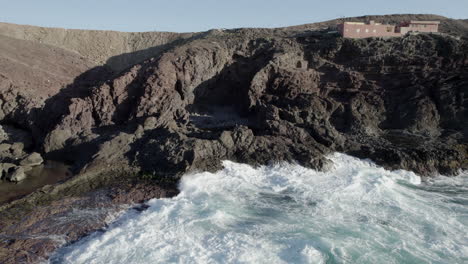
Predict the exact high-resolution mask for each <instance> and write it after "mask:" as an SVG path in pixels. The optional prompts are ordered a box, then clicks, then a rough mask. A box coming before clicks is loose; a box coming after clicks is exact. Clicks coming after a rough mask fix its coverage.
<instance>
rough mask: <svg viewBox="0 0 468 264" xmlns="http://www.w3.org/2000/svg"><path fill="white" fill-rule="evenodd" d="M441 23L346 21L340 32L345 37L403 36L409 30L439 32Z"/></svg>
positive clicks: (340, 26) (339, 27)
mask: <svg viewBox="0 0 468 264" xmlns="http://www.w3.org/2000/svg"><path fill="white" fill-rule="evenodd" d="M439 23H440V22H439V21H410V22H403V23H401V24H400V25H398V26H395V25H389V24H381V23H375V21H369V22H368V23H363V22H344V23H342V24H339V25H338V32H340V34H341V36H343V37H344V38H370V37H401V36H403V35H405V34H407V33H409V32H426V33H435V32H438V31H439Z"/></svg>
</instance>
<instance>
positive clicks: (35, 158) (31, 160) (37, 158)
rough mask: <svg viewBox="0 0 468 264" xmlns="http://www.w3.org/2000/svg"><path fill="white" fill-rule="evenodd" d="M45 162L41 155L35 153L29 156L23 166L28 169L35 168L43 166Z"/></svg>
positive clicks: (22, 162) (21, 163) (23, 161)
mask: <svg viewBox="0 0 468 264" xmlns="http://www.w3.org/2000/svg"><path fill="white" fill-rule="evenodd" d="M43 162H44V160H43V159H42V157H41V154H39V153H37V152H34V153H31V154H29V155H28V156H27V157H26V158H24V159H23V160H22V161H21V162H20V165H21V166H28V167H34V166H38V165H41V164H42V163H43Z"/></svg>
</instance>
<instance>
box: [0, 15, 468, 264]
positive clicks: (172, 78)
mask: <svg viewBox="0 0 468 264" xmlns="http://www.w3.org/2000/svg"><path fill="white" fill-rule="evenodd" d="M369 18H372V19H375V20H379V19H381V20H385V21H386V22H399V21H402V20H407V19H439V20H441V21H442V24H441V30H442V31H443V32H445V33H446V34H442V35H429V34H420V35H409V36H405V37H401V38H391V39H375V38H374V39H360V40H353V39H343V38H341V37H339V36H337V35H335V34H333V33H330V32H329V31H331V30H333V26H334V25H335V24H336V22H337V21H328V22H324V23H317V24H309V25H302V26H297V27H290V28H279V29H233V30H211V31H208V32H203V33H194V34H192V33H190V34H175V33H157V32H155V33H152V32H148V33H135V34H132V33H119V32H99V31H70V30H62V29H43V28H36V27H22V26H14V25H5V24H3V25H0V119H1V122H0V123H1V125H2V130H0V138H1V140H2V141H1V142H0V143H1V144H0V157H1V159H2V160H1V164H2V168H1V170H0V171H1V172H2V177H3V178H5V177H6V176H8V177H10V178H11V177H13V174H14V173H16V171H10V169H11V168H13V167H12V166H15V167H14V168H17V169H18V170H21V169H23V170H24V168H26V167H28V166H32V165H34V164H37V163H38V162H39V161H40V162H42V158H41V156H42V157H43V158H45V159H49V160H59V161H63V162H67V163H70V164H72V165H73V168H74V172H75V173H76V176H74V177H73V178H72V179H70V180H68V181H67V182H65V183H62V184H56V185H54V186H45V187H44V188H42V189H41V190H38V191H36V192H34V193H32V194H30V195H29V196H27V197H25V198H23V199H19V200H17V201H14V202H11V203H9V204H6V205H3V206H2V207H0V211H2V217H0V218H1V221H0V229H2V230H9V231H8V232H10V233H8V234H7V233H5V234H6V235H5V234H3V235H5V236H7V237H14V236H18V237H24V235H25V234H36V233H34V232H36V231H37V230H42V229H41V228H42V227H44V226H47V221H45V220H43V219H45V218H47V217H49V216H50V215H52V213H49V214H47V213H46V214H45V215H46V216H43V215H41V217H39V218H38V217H37V216H35V215H34V213H30V212H31V208H34V207H35V206H37V205H44V204H48V203H50V201H53V200H60V201H62V202H63V201H66V200H63V199H62V198H63V197H64V196H79V195H82V194H84V193H87V192H88V191H89V190H93V189H96V188H102V187H106V186H111V185H113V184H116V183H120V182H125V181H123V180H122V179H129V178H132V176H138V177H137V184H136V186H140V187H135V188H140V189H141V190H140V192H143V193H144V194H143V195H141V197H144V198H142V199H148V198H151V197H152V195H153V192H152V191H148V192H147V191H145V190H143V189H144V188H143V189H142V188H141V185H138V184H140V183H141V182H140V181H143V180H148V179H149V180H152V181H154V182H157V183H159V184H161V183H164V182H165V183H169V185H170V186H171V187H170V188H173V187H174V185H173V183H174V181H176V180H177V179H178V177H180V176H181V175H182V174H184V173H186V172H190V171H195V170H210V171H212V170H216V169H219V167H220V161H221V160H225V159H229V160H233V161H238V162H244V163H249V164H255V165H257V164H267V163H270V162H281V161H288V162H297V163H300V164H302V165H304V166H308V167H312V168H316V169H326V168H327V167H328V166H331V164H330V162H329V161H327V160H326V158H325V155H326V154H327V153H330V152H334V151H340V152H345V153H349V154H351V155H354V156H358V157H361V158H370V159H372V160H374V161H375V162H377V163H378V164H380V165H383V166H385V167H386V168H390V169H408V170H412V171H415V172H417V173H420V174H421V175H424V176H430V175H434V174H437V173H442V174H447V175H454V174H457V172H458V171H459V170H460V169H468V39H467V38H466V36H468V30H467V28H468V27H467V22H466V21H463V20H451V19H447V18H442V17H437V16H432V15H396V16H384V17H361V18H353V19H352V20H366V19H369ZM5 32H6V33H5ZM5 35H7V36H5ZM40 42H41V43H40ZM132 43H133V44H132ZM114 47H118V48H117V49H114ZM121 53H124V54H121ZM25 162H26V163H28V162H29V163H28V164H27V165H24V166H23V164H26V163H25ZM5 164H9V165H5ZM5 168H6V169H5ZM17 174H18V173H16V174H14V175H17ZM15 177H16V176H15ZM116 177H120V178H118V179H117V178H116ZM122 177H123V178H122ZM145 183H146V182H145ZM132 184H134V183H132ZM132 186H133V185H132ZM125 188H127V189H128V187H125ZM150 189H151V188H150ZM156 189H157V190H159V189H158V188H156ZM142 190H143V191H142ZM103 192H104V193H106V195H107V196H109V195H112V193H114V192H116V191H114V189H105V191H103ZM158 192H159V191H158ZM125 193H129V194H128V195H129V196H132V195H133V193H135V192H134V191H128V190H127V191H125ZM174 194H175V193H174V192H173V191H172V194H171V195H174ZM95 195H96V194H95V193H94V194H92V197H95ZM158 195H160V194H158ZM107 196H106V197H107ZM154 196H157V195H153V197H154ZM162 196H164V195H162ZM125 197H126V198H122V201H124V200H125V201H136V200H135V199H130V198H131V197H130V198H129V197H127V196H125ZM61 199H62V200H61ZM86 199H87V198H86ZM86 199H85V200H86ZM137 201H140V200H137ZM58 204H61V202H58ZM60 207H61V208H62V205H60ZM41 208H43V209H44V208H45V209H44V210H45V211H47V210H49V209H47V208H48V207H41ZM62 209H63V208H62ZM51 210H52V209H51ZM54 210H57V209H56V208H55V209H53V210H52V211H54ZM52 211H51V212H52ZM41 212H42V211H41ZM54 212H55V211H54ZM49 218H50V219H53V217H49ZM49 218H47V219H49ZM20 219H28V220H27V221H26V222H24V221H23V220H20ZM38 219H39V220H38ZM50 219H49V220H48V221H53V220H50ZM21 223H26V224H24V225H27V226H26V227H24V228H23V229H24V230H26V231H24V230H23V229H22V228H18V226H16V225H18V224H19V225H22V224H21ZM99 225H102V221H100V222H99V224H95V226H96V227H95V228H98V226H99ZM78 226H79V225H78ZM31 227H34V228H32V229H31ZM67 228H69V227H67ZM67 228H64V230H68V229H67ZM15 230H23V231H24V232H23V231H22V233H18V232H17V231H15ZM28 230H29V231H28ZM31 230H32V231H31ZM90 230H93V229H89V230H88V229H83V230H80V231H77V230H75V231H74V232H73V235H72V236H71V237H70V240H68V241H71V240H74V239H77V238H79V236H80V235H83V234H85V233H87V232H89V231H90ZM5 232H6V231H5ZM28 232H29V233H28ZM64 232H65V231H64ZM67 232H68V231H67ZM54 234H55V233H54ZM0 235H2V233H0ZM5 241H6V242H0V244H1V243H3V244H1V245H6V246H5V248H6V249H5V251H1V250H0V259H7V260H9V261H11V262H12V263H14V262H16V261H18V259H21V258H31V259H36V260H37V256H38V255H41V256H46V255H47V252H50V251H51V250H53V249H54V248H55V247H56V246H57V243H56V242H50V241H49V242H47V243H45V242H43V241H42V242H41V241H38V240H34V239H24V238H15V239H13V240H12V241H13V242H11V241H10V240H5ZM9 241H10V242H9ZM5 243H6V244H5ZM25 247H26V248H28V250H32V251H27V252H24V251H23V249H24V248H25ZM38 248H39V249H40V250H39V251H40V253H37V252H36V253H34V252H35V251H34V250H38ZM33 251H34V252H33ZM5 252H6V253H5ZM2 254H4V255H2ZM3 256H6V257H5V258H4V257H3Z"/></svg>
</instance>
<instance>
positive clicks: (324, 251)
mask: <svg viewBox="0 0 468 264" xmlns="http://www.w3.org/2000/svg"><path fill="white" fill-rule="evenodd" d="M328 158H329V159H330V160H331V161H332V162H333V165H332V166H331V168H329V169H328V170H326V171H316V170H312V169H308V168H304V167H301V166H299V165H297V164H289V163H280V164H275V165H269V166H261V167H252V166H249V165H245V164H239V163H234V162H231V161H224V162H223V165H224V169H222V170H220V171H218V172H216V173H209V172H200V173H192V174H188V175H185V176H184V177H183V178H182V180H181V182H180V184H179V189H180V194H179V195H178V196H176V197H174V198H165V199H153V200H150V201H148V202H147V203H146V205H147V206H148V208H147V209H146V210H144V211H141V212H140V211H138V210H128V211H126V212H125V213H123V214H122V215H121V216H120V217H118V218H117V219H115V220H114V221H113V222H112V223H110V224H109V225H108V227H107V228H106V230H105V231H104V232H96V233H93V234H91V235H89V236H87V237H85V238H83V239H82V240H80V241H78V242H75V243H73V244H70V245H67V246H64V247H62V248H61V249H59V250H58V251H56V252H55V253H54V254H53V256H52V257H51V258H50V260H49V263H87V264H89V263H99V264H101V263H125V264H128V263H268V264H273V263H378V264H381V263H418V264H419V263H468V173H467V172H461V173H460V175H459V176H456V177H444V176H437V177H433V178H421V177H420V176H418V175H416V174H414V173H412V172H408V171H404V170H397V171H389V170H385V169H384V168H382V167H379V166H377V165H376V164H374V163H373V162H371V161H369V160H361V159H357V158H354V157H351V156H348V155H345V154H341V153H334V154H332V155H329V156H328Z"/></svg>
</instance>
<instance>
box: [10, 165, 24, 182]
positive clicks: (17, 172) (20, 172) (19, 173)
mask: <svg viewBox="0 0 468 264" xmlns="http://www.w3.org/2000/svg"><path fill="white" fill-rule="evenodd" d="M7 179H8V180H9V181H12V182H20V181H22V180H24V179H26V174H25V173H24V169H23V167H20V166H16V167H14V169H13V170H12V172H10V173H8V175H7Z"/></svg>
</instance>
